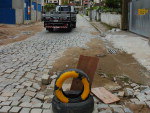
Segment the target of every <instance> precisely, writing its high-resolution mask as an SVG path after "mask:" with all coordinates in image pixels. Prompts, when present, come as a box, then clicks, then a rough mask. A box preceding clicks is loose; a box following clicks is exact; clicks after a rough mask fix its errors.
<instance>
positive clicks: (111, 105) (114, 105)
mask: <svg viewBox="0 0 150 113" xmlns="http://www.w3.org/2000/svg"><path fill="white" fill-rule="evenodd" d="M109 106H110V107H113V108H114V107H118V108H119V107H120V108H121V107H122V105H116V104H110V105H109Z"/></svg>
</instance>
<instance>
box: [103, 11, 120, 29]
mask: <svg viewBox="0 0 150 113" xmlns="http://www.w3.org/2000/svg"><path fill="white" fill-rule="evenodd" d="M101 21H102V22H103V23H105V24H108V25H110V26H113V27H119V28H120V25H121V15H120V14H111V13H101Z"/></svg>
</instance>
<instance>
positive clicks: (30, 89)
mask: <svg viewBox="0 0 150 113" xmlns="http://www.w3.org/2000/svg"><path fill="white" fill-rule="evenodd" d="M27 90H29V91H33V92H36V89H34V88H32V87H27Z"/></svg>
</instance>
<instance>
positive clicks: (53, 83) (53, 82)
mask: <svg viewBox="0 0 150 113" xmlns="http://www.w3.org/2000/svg"><path fill="white" fill-rule="evenodd" d="M55 81H56V79H53V80H52V82H51V84H50V88H54V85H55Z"/></svg>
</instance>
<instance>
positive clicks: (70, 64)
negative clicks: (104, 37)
mask: <svg viewBox="0 0 150 113" xmlns="http://www.w3.org/2000/svg"><path fill="white" fill-rule="evenodd" d="M87 46H88V48H79V47H74V48H69V49H68V50H66V51H65V52H64V56H63V57H61V58H60V59H58V60H56V61H55V63H54V64H53V69H52V70H51V72H57V71H62V70H65V69H68V68H75V67H76V66H77V63H78V59H79V56H80V55H87V56H95V57H97V56H98V57H99V65H98V68H97V71H96V74H95V76H94V77H95V78H94V82H93V87H97V86H104V85H106V84H107V85H108V84H114V85H115V83H113V82H112V81H111V79H112V78H113V77H115V76H122V75H127V76H128V77H129V78H130V79H132V80H133V81H134V82H136V83H140V84H149V83H150V80H149V79H148V78H147V77H146V76H144V75H143V72H146V69H145V68H143V67H142V66H141V65H140V64H139V63H138V62H137V61H136V60H135V59H134V58H133V57H132V55H130V54H126V53H125V52H120V53H118V54H108V53H107V51H106V48H105V47H104V45H103V42H102V41H101V40H99V39H92V40H91V41H90V42H88V43H87ZM102 73H105V74H106V75H107V76H108V77H109V78H110V80H108V79H106V78H102V77H100V75H101V74H102Z"/></svg>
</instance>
